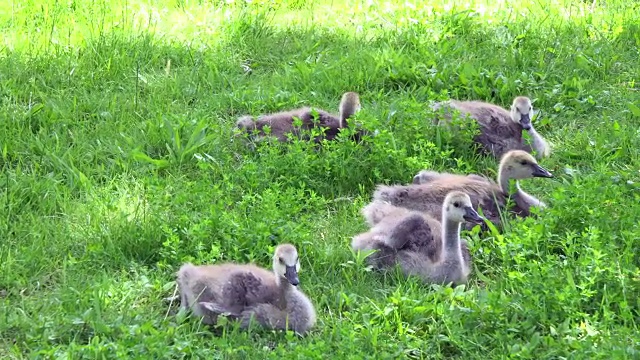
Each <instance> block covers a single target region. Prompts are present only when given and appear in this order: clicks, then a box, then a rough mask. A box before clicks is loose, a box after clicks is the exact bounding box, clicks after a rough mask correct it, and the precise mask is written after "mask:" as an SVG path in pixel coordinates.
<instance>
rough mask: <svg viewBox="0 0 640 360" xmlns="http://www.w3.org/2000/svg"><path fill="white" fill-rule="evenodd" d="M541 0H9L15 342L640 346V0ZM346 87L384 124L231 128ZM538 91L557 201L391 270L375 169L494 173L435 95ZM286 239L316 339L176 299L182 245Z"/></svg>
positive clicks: (2, 321)
mask: <svg viewBox="0 0 640 360" xmlns="http://www.w3.org/2000/svg"><path fill="white" fill-rule="evenodd" d="M152 3H153V4H152ZM342 3H344V5H343V4H342ZM514 3H515V2H514ZM517 3H518V4H519V5H518V8H514V7H511V6H510V5H507V4H506V2H502V1H500V2H493V1H487V2H482V1H469V2H464V1H453V2H444V1H440V2H432V4H431V5H428V6H425V5H422V4H419V3H414V4H412V3H405V2H401V1H395V0H394V1H387V2H378V3H373V2H356V1H345V2H331V3H329V2H318V1H314V2H312V1H307V2H304V1H293V0H291V1H275V0H271V1H266V0H265V1H256V2H253V3H245V2H243V1H236V2H228V3H227V2H218V1H188V0H179V1H155V2H145V1H139V0H117V1H109V2H106V1H103V0H92V1H89V0H73V1H63V2H59V1H51V0H49V1H45V0H31V1H7V2H4V3H2V4H0V19H1V22H0V23H1V24H2V25H1V26H0V29H1V30H0V31H1V32H2V40H0V41H1V46H2V51H1V53H0V94H1V97H0V109H1V111H0V119H1V120H0V152H1V154H2V156H1V157H0V168H1V169H2V173H1V176H0V184H2V187H1V189H2V190H1V193H0V195H1V199H0V240H1V244H2V245H0V246H1V247H0V356H1V357H2V358H7V359H21V358H43V359H48V358H68V359H81V358H207V359H219V358H256V359H260V358H287V359H289V358H325V357H326V356H329V355H331V356H332V357H333V358H344V359H361V358H380V359H385V358H412V359H414V358H415V359H418V358H443V357H450V358H465V359H487V358H529V359H540V358H553V359H560V358H572V359H574V358H575V359H577V358H580V359H582V358H589V359H611V358H616V359H618V358H638V357H640V340H639V339H638V337H637V333H638V324H639V317H640V300H639V299H640V270H639V269H638V266H639V264H640V258H639V257H638V251H637V247H638V239H640V228H639V225H638V223H639V221H638V220H639V219H640V216H639V215H640V201H639V200H640V187H639V184H640V172H639V170H638V169H640V150H639V149H640V134H639V132H638V127H639V124H640V92H639V90H640V67H639V66H638V58H639V57H640V52H639V50H638V47H639V46H640V27H639V26H638V24H639V23H640V11H639V10H640V5H639V3H638V2H622V1H613V0H612V1H599V2H597V3H595V5H594V4H592V3H591V2H590V1H589V2H580V1H560V0H557V1H522V2H517ZM345 91H358V92H359V93H360V94H361V96H362V99H363V106H364V108H363V111H362V112H361V113H360V114H359V115H358V121H359V122H361V123H362V124H363V126H365V127H367V128H369V129H377V130H378V131H379V135H378V136H377V137H375V138H374V139H371V140H369V141H368V142H366V143H365V144H359V145H356V144H353V143H350V142H346V141H342V142H337V143H334V144H329V145H327V146H326V147H325V149H324V150H323V151H320V152H317V151H313V150H312V148H311V147H310V146H309V145H308V144H304V143H293V144H291V145H287V146H283V145H277V144H263V145H260V146H258V147H257V148H256V149H255V150H254V151H251V150H248V149H246V148H245V147H244V146H243V144H242V142H239V141H237V139H236V140H232V136H231V135H232V127H233V123H234V121H235V119H236V118H237V117H238V116H240V115H243V114H259V113H264V112H270V111H277V110H281V109H284V108H289V107H295V106H299V105H302V104H313V105H316V106H320V107H323V108H326V109H328V110H334V109H335V110H334V111H337V103H338V101H339V98H340V95H341V94H342V93H343V92H345ZM520 94H525V95H528V96H530V97H532V98H533V99H535V104H534V106H535V107H536V108H537V109H539V110H541V114H540V115H541V116H540V117H539V118H538V119H537V120H536V125H537V128H538V131H539V132H540V133H542V134H543V135H544V136H545V137H546V138H547V139H549V140H550V141H551V142H552V143H553V144H554V152H553V155H552V157H551V158H550V159H546V160H544V161H543V162H542V165H543V166H545V167H546V168H548V169H550V170H552V171H553V172H554V174H555V175H556V179H554V180H552V181H548V180H530V181H527V182H526V183H525V184H523V186H524V187H526V189H527V190H528V191H530V192H532V193H534V194H537V195H539V196H540V197H541V198H542V199H543V200H544V201H545V202H547V204H548V205H549V209H548V210H547V211H545V212H544V213H543V214H541V215H540V217H539V218H538V219H533V218H529V219H524V220H515V219H514V220H512V221H510V223H509V229H508V230H507V231H505V232H504V233H503V234H502V235H493V236H491V235H479V234H475V233H474V234H468V236H470V238H471V248H472V253H473V255H474V261H475V268H474V272H473V276H472V279H471V281H470V283H469V284H468V286H466V287H458V288H451V287H439V286H426V285H421V284H420V283H419V282H417V281H416V280H415V279H405V278H403V277H402V276H400V275H399V274H397V273H395V274H394V273H392V274H386V275H383V274H377V273H372V272H370V271H367V270H366V269H365V268H364V267H363V266H362V265H361V264H360V263H359V259H358V258H357V257H356V256H354V255H353V254H352V253H351V251H350V248H349V244H350V239H351V236H353V235H355V234H357V233H358V232H361V231H363V230H365V228H366V227H365V224H364V221H363V220H362V219H361V217H360V215H359V209H360V208H361V206H363V205H364V204H365V203H366V202H367V201H369V199H370V196H371V193H372V191H373V189H374V186H375V184H378V183H406V182H409V181H410V180H411V178H412V176H413V175H414V174H415V173H416V172H417V171H419V170H421V169H423V168H432V169H437V170H444V171H453V172H460V173H465V172H476V173H482V174H487V175H490V176H494V175H495V170H494V169H495V168H496V162H495V161H494V160H490V159H485V158H478V157H477V156H474V155H473V151H472V149H471V147H470V145H469V142H468V141H467V140H468V138H465V137H464V136H463V137H459V136H456V135H454V134H449V133H446V132H441V131H439V130H438V129H435V128H433V127H432V126H431V125H430V118H431V116H432V114H431V113H430V112H429V110H428V106H427V104H428V102H429V101H433V100H441V99H447V98H450V97H454V98H460V99H471V98H474V99H482V100H486V101H492V102H495V103H498V104H501V105H503V106H507V105H508V104H509V103H510V101H511V100H512V98H513V97H514V96H516V95H520ZM279 242H292V243H294V244H295V245H296V246H297V247H298V249H299V251H300V253H301V258H302V272H301V274H300V276H301V281H302V283H301V287H302V289H303V290H304V291H305V292H306V293H307V294H308V295H309V296H310V297H311V299H312V300H313V302H314V304H315V305H316V307H317V310H318V313H319V320H318V324H317V327H316V328H315V329H314V331H313V332H312V333H311V334H310V335H309V336H308V337H305V338H297V337H295V336H294V335H292V334H287V333H275V332H269V331H259V330H254V331H251V332H242V331H240V330H238V329H237V328H236V327H234V326H233V325H228V326H225V327H223V329H222V331H221V332H220V333H217V334H216V333H212V332H211V331H209V330H208V329H206V328H205V327H203V326H201V325H200V324H199V322H198V321H197V320H195V319H188V318H186V319H185V318H184V316H183V314H178V315H177V316H176V315H173V314H172V313H171V312H169V314H167V312H168V310H170V309H168V308H167V305H166V304H164V303H163V302H162V301H161V299H162V298H163V297H166V296H170V295H171V294H172V292H173V290H174V282H173V279H174V273H175V271H176V270H177V269H178V267H179V266H180V265H181V264H182V263H183V262H186V261H192V262H196V263H212V262H217V261H224V260H233V261H238V262H248V261H255V262H257V263H259V264H262V265H264V266H269V264H270V256H271V255H270V253H271V251H272V249H273V247H274V245H275V244H277V243H279Z"/></svg>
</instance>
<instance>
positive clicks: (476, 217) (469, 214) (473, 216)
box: [462, 206, 485, 224]
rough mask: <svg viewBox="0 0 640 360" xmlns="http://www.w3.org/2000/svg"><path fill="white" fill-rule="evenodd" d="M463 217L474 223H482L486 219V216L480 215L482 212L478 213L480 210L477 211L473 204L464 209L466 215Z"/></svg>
mask: <svg viewBox="0 0 640 360" xmlns="http://www.w3.org/2000/svg"><path fill="white" fill-rule="evenodd" d="M462 218H463V219H464V220H465V221H468V222H470V223H473V224H482V223H483V222H484V220H485V218H483V217H482V216H480V214H478V212H477V211H475V210H474V209H473V208H472V207H471V206H469V207H466V208H465V209H464V215H463V216H462Z"/></svg>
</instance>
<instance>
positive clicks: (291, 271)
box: [284, 265, 300, 286]
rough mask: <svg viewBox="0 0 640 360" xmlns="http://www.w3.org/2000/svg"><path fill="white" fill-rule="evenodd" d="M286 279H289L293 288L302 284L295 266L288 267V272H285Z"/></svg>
mask: <svg viewBox="0 0 640 360" xmlns="http://www.w3.org/2000/svg"><path fill="white" fill-rule="evenodd" d="M284 277H285V278H287V280H288V281H289V283H291V285H293V286H298V284H299V283H300V280H299V279H298V271H297V270H296V267H295V265H294V266H287V270H285V272H284Z"/></svg>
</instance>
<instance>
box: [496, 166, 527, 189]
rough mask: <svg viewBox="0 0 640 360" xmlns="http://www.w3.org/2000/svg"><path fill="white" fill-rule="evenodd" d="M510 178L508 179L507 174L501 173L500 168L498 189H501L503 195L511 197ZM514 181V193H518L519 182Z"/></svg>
mask: <svg viewBox="0 0 640 360" xmlns="http://www.w3.org/2000/svg"><path fill="white" fill-rule="evenodd" d="M511 180H512V179H511V177H509V174H507V173H505V172H504V171H502V168H500V170H499V171H498V183H499V184H500V189H502V192H503V193H504V194H507V195H512V194H511V185H510V183H511ZM513 180H514V181H515V187H516V191H515V192H514V194H515V193H520V192H521V190H520V182H519V181H518V180H517V179H513Z"/></svg>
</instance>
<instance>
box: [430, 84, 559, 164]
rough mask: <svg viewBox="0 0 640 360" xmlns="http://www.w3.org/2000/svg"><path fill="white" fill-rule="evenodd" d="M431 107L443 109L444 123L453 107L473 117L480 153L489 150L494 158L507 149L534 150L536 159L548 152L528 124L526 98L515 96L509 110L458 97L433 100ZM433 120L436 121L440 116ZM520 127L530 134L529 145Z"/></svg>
mask: <svg viewBox="0 0 640 360" xmlns="http://www.w3.org/2000/svg"><path fill="white" fill-rule="evenodd" d="M432 109H433V110H434V111H439V110H440V109H444V110H446V111H445V123H446V122H448V121H450V120H451V110H452V109H455V110H457V111H459V112H460V113H462V114H463V115H469V116H471V117H472V118H474V119H475V120H476V121H477V122H478V125H479V126H480V134H479V135H477V136H476V137H475V139H474V140H475V142H477V143H478V144H479V145H480V148H481V150H482V151H483V152H485V153H490V154H492V155H493V156H494V157H495V158H497V159H499V158H500V157H502V155H504V153H506V152H508V151H509V150H524V151H526V152H528V153H533V151H535V156H536V157H537V158H538V159H542V158H544V157H548V156H549V155H550V153H551V147H550V146H549V144H548V143H547V141H546V140H545V139H544V138H543V137H542V136H541V135H540V134H539V133H538V132H537V131H536V129H535V128H534V127H533V124H532V123H531V117H532V115H533V106H532V105H531V100H530V99H529V98H528V97H525V96H518V97H516V98H515V99H514V100H513V103H512V105H511V109H510V111H507V110H506V109H504V108H502V107H500V106H497V105H494V104H490V103H486V102H480V101H458V100H449V101H445V102H441V103H436V104H434V105H433V106H432ZM436 121H438V122H439V119H436ZM522 130H526V131H527V132H528V133H529V135H530V136H531V139H532V145H529V144H527V143H526V141H525V140H524V139H523V137H522Z"/></svg>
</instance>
